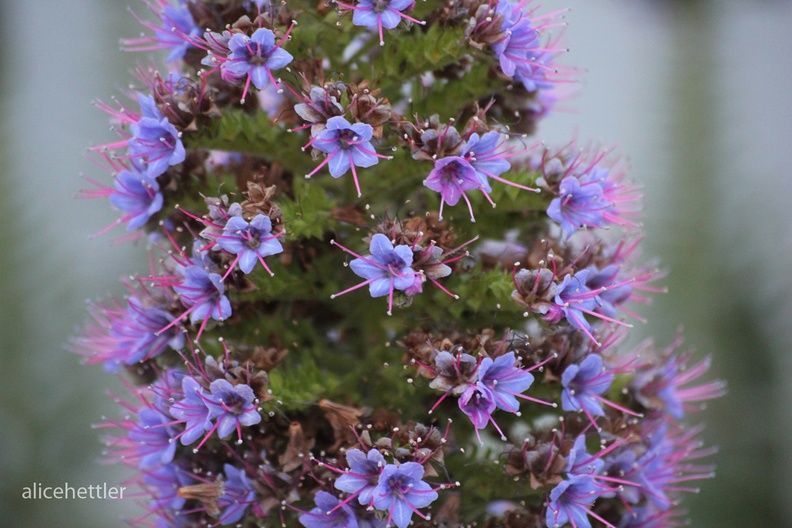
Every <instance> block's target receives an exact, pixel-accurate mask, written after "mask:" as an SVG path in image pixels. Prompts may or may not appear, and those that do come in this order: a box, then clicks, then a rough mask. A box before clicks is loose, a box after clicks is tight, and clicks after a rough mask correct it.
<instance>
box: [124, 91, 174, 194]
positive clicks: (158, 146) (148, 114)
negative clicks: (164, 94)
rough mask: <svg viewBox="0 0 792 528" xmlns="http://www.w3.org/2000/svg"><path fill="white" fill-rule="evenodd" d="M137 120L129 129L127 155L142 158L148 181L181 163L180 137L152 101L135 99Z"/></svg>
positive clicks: (148, 97)
mask: <svg viewBox="0 0 792 528" xmlns="http://www.w3.org/2000/svg"><path fill="white" fill-rule="evenodd" d="M138 103H139V104H140V111H141V117H140V119H139V120H138V121H137V122H136V123H133V124H132V125H131V126H130V127H129V128H130V131H131V132H132V137H131V138H129V141H128V145H129V155H130V157H133V158H142V159H143V160H144V161H145V162H146V163H147V166H146V172H147V173H148V175H149V176H150V177H152V178H156V177H157V176H159V175H160V174H162V173H164V172H165V171H166V170H167V169H168V167H169V166H172V165H178V164H179V163H181V162H183V161H184V157H185V154H186V152H185V150H184V144H182V140H181V133H180V132H179V131H178V130H176V127H175V126H173V125H172V124H171V123H170V121H168V119H167V118H166V117H163V116H162V113H161V112H160V111H159V108H157V105H156V103H155V102H154V98H153V97H151V96H150V95H142V94H141V95H139V96H138Z"/></svg>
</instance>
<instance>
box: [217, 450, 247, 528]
mask: <svg viewBox="0 0 792 528" xmlns="http://www.w3.org/2000/svg"><path fill="white" fill-rule="evenodd" d="M223 472H224V473H225V477H226V478H225V481H224V483H223V495H222V496H221V497H220V498H219V499H217V507H218V508H220V509H222V510H223V511H222V513H221V514H220V518H219V519H218V522H219V523H220V524H223V525H227V524H234V523H236V522H237V521H239V520H240V519H241V518H242V516H243V515H244V514H245V511H246V510H247V508H248V506H250V505H251V504H252V503H253V502H254V501H255V499H256V491H255V490H254V489H253V485H252V484H251V483H250V480H249V479H248V477H247V475H246V474H245V471H244V470H243V469H237V468H235V467H234V466H232V465H231V464H224V465H223Z"/></svg>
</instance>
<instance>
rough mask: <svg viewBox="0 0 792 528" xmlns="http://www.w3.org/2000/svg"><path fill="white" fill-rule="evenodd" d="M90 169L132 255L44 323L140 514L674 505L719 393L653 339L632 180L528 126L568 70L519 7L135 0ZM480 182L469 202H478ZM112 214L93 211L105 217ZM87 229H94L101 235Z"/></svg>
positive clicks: (669, 516) (188, 520) (425, 518)
mask: <svg viewBox="0 0 792 528" xmlns="http://www.w3.org/2000/svg"><path fill="white" fill-rule="evenodd" d="M145 7H146V8H147V11H148V12H145V10H141V12H139V13H137V14H136V15H135V16H136V17H137V18H138V20H139V21H140V23H141V24H142V25H143V26H144V30H143V33H142V36H140V37H138V38H134V39H129V40H125V41H124V42H123V46H124V48H125V49H127V50H130V51H152V50H162V51H164V52H165V53H166V55H165V54H163V58H166V60H165V63H164V65H163V66H162V68H161V69H159V70H158V69H156V67H155V66H150V65H147V66H141V67H140V68H139V69H138V70H137V71H136V76H137V80H136V81H135V82H134V83H133V84H132V86H133V88H131V89H130V90H129V91H128V92H127V93H124V94H123V98H120V99H113V102H112V103H99V105H98V106H99V107H100V108H101V109H102V110H104V111H105V112H107V113H108V114H109V115H110V117H111V119H112V121H113V123H114V125H115V126H114V128H115V130H116V131H117V132H118V134H119V137H118V138H117V141H114V142H112V143H109V144H105V145H101V146H96V147H94V148H93V149H92V151H93V153H94V156H95V157H96V158H97V160H98V161H99V162H100V164H102V165H104V166H106V168H107V170H108V171H109V172H110V173H111V174H112V183H108V184H105V183H102V182H99V181H93V180H92V181H91V184H92V186H93V187H92V189H90V190H86V191H84V195H85V196H89V197H91V196H93V197H106V198H108V199H109V201H110V202H111V204H112V205H113V206H115V208H117V209H118V210H119V211H120V218H119V220H118V223H120V224H124V226H125V228H126V229H127V230H129V231H130V232H131V235H127V238H133V239H144V240H146V241H147V243H148V246H149V252H150V262H151V265H150V269H148V270H145V271H141V272H140V274H139V275H137V276H135V277H132V278H130V279H127V280H126V282H125V287H126V289H127V290H128V294H127V295H126V296H125V298H123V299H119V300H116V301H111V302H105V303H97V304H95V305H93V306H92V309H91V316H92V317H91V318H90V320H89V322H88V323H86V325H85V328H84V329H83V331H82V333H81V335H80V336H79V337H76V338H74V339H73V341H72V343H71V347H72V348H73V349H74V350H75V351H76V352H77V353H79V354H81V355H83V356H84V357H85V358H86V361H87V362H88V363H101V364H102V365H103V366H104V368H105V369H106V370H108V371H111V372H117V373H119V374H120V375H121V376H122V379H124V380H125V383H126V385H127V387H128V389H129V392H130V394H129V395H128V396H127V397H120V398H119V400H120V401H123V402H124V403H123V407H124V409H125V412H124V413H123V417H122V418H119V419H118V420H109V421H107V422H106V423H104V424H102V425H101V427H103V428H105V429H106V430H107V431H108V436H107V440H106V441H107V443H108V446H109V448H108V451H107V456H108V457H109V458H110V459H113V460H117V461H118V462H120V463H122V464H125V465H127V466H129V467H130V468H132V470H133V471H134V472H135V475H136V483H137V485H139V487H140V488H141V490H140V496H141V497H144V498H142V499H141V502H142V505H143V507H144V512H143V513H142V514H141V515H140V516H139V518H137V519H134V520H133V521H132V523H133V524H138V525H141V526H157V527H160V526H179V527H199V526H200V527H204V526H218V525H230V526H262V527H263V526H278V525H283V526H290V527H291V526H304V527H306V528H320V527H322V528H329V527H353V528H354V527H361V528H362V527H368V528H371V527H386V526H397V527H399V528H405V527H406V526H408V525H412V526H416V527H431V526H438V527H439V526H443V527H461V526H483V527H488V528H495V527H509V528H517V527H551V528H552V527H559V526H566V525H571V526H573V527H575V528H588V527H591V526H607V527H610V528H615V527H618V528H639V527H640V528H661V527H671V526H678V525H680V523H682V522H683V518H684V516H685V512H684V510H683V509H682V508H681V506H680V500H681V497H682V495H684V492H687V491H691V490H694V489H695V485H696V484H695V481H697V480H699V479H704V478H707V477H710V476H711V475H712V471H713V469H712V467H711V466H710V465H707V463H706V461H702V460H701V459H702V458H703V457H705V456H706V455H708V454H710V453H711V451H712V450H711V449H710V448H706V447H703V445H702V443H701V441H700V439H699V435H700V432H701V429H700V427H697V426H693V427H691V426H690V425H688V423H687V421H686V420H687V417H688V415H689V414H690V413H691V412H693V411H696V410H698V409H700V408H701V405H702V402H704V401H706V400H709V399H712V398H715V397H718V396H720V395H722V394H723V392H724V384H723V383H722V382H720V381H704V380H702V378H703V376H704V375H705V373H706V372H707V370H708V367H709V359H708V358H707V359H704V360H703V361H698V362H696V361H694V360H693V359H692V357H691V354H690V353H688V352H681V351H680V342H679V339H677V341H675V342H674V343H673V344H672V345H671V346H669V347H668V348H667V349H665V350H656V349H655V348H654V346H653V345H652V344H651V343H644V344H642V345H640V346H639V347H638V348H636V349H624V347H623V346H622V343H623V341H624V338H625V336H626V335H627V333H628V332H629V328H631V327H632V321H636V320H637V321H641V320H642V319H641V316H640V309H636V308H635V306H636V305H640V304H641V303H646V302H648V301H649V298H650V297H651V295H652V294H654V293H658V292H660V291H662V286H661V285H659V284H658V282H659V281H660V280H661V279H662V276H663V272H662V271H660V270H658V269H657V268H656V267H655V266H654V265H653V264H651V263H650V262H648V261H646V260H644V259H643V258H642V256H641V254H640V233H639V229H640V223H639V222H640V209H641V204H640V202H641V200H642V195H641V190H640V187H639V186H637V185H634V184H633V183H631V182H630V180H628V179H627V178H626V176H625V172H624V164H623V163H621V162H620V161H619V160H618V159H617V158H616V157H615V156H613V155H612V154H610V153H607V152H605V151H604V150H601V149H597V148H582V147H580V146H578V145H576V144H575V143H569V144H567V145H565V146H562V147H560V148H553V147H548V146H545V145H543V144H541V143H539V142H538V141H536V140H533V139H531V136H532V134H533V133H534V129H535V127H536V125H537V123H538V122H539V121H540V120H541V119H542V118H544V117H546V116H547V115H548V114H550V113H552V111H553V108H554V105H555V104H556V102H557V101H558V100H559V99H562V98H564V97H565V94H567V93H569V90H567V88H568V87H569V86H570V85H571V83H574V82H575V81H576V70H575V69H573V68H571V67H568V66H564V65H562V64H560V63H559V58H560V56H561V55H562V54H563V52H564V51H565V49H564V48H563V44H562V42H561V39H560V35H559V33H558V31H557V30H558V28H559V27H560V26H563V25H564V23H563V21H562V19H563V17H564V11H555V12H544V11H542V9H541V8H540V7H539V6H533V5H531V4H530V3H529V1H528V0H443V1H439V0H426V1H421V2H413V1H411V0H347V1H344V2H341V1H335V2H328V1H327V0H320V1H309V0H288V1H282V2H275V1H268V0H259V1H242V0H237V1H233V0H232V1H227V2H218V1H211V0H181V1H178V2H170V3H169V2H168V0H145ZM496 206H497V207H496ZM113 225H115V224H113ZM112 227H113V226H108V228H106V229H107V230H109V229H110V228H112Z"/></svg>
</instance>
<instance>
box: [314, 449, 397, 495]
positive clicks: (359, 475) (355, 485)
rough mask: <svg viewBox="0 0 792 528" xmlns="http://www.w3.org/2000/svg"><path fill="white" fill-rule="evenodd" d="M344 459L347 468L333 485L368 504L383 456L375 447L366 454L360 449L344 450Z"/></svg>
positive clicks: (380, 468) (383, 459)
mask: <svg viewBox="0 0 792 528" xmlns="http://www.w3.org/2000/svg"><path fill="white" fill-rule="evenodd" d="M346 460H347V464H348V465H349V469H348V470H346V471H344V474H343V475H341V476H340V477H338V478H337V479H336V481H335V483H334V486H335V487H336V489H338V490H341V491H345V492H346V493H349V494H351V495H352V496H355V495H357V498H358V502H360V504H362V505H363V506H368V505H369V504H371V502H372V501H373V500H374V488H375V487H376V486H377V481H378V480H379V476H380V473H382V469H383V468H384V467H385V457H383V456H382V454H381V453H380V452H379V451H378V450H377V449H371V450H369V452H368V453H366V454H363V452H362V451H361V450H360V449H350V450H349V451H347V452H346ZM317 504H318V503H317Z"/></svg>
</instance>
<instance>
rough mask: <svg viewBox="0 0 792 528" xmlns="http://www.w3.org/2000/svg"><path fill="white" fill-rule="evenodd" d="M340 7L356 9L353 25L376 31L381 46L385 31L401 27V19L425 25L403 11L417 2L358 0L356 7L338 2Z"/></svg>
mask: <svg viewBox="0 0 792 528" xmlns="http://www.w3.org/2000/svg"><path fill="white" fill-rule="evenodd" d="M337 3H338V5H340V6H342V7H345V8H347V9H354V11H355V12H354V14H353V15H352V23H353V24H354V25H356V26H362V27H365V28H368V29H369V30H371V31H376V32H377V34H378V35H379V40H380V46H382V45H384V44H385V40H384V39H383V34H382V30H383V29H394V28H395V27H396V26H398V25H399V22H401V19H402V18H404V19H406V20H410V21H411V22H415V23H416V24H422V25H423V24H425V23H426V22H422V21H420V20H416V19H415V18H412V17H411V16H409V15H406V14H404V13H403V12H402V11H404V10H405V9H407V8H409V7H411V6H413V5H414V4H415V0H358V2H357V4H356V5H349V4H345V3H342V2H337Z"/></svg>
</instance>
